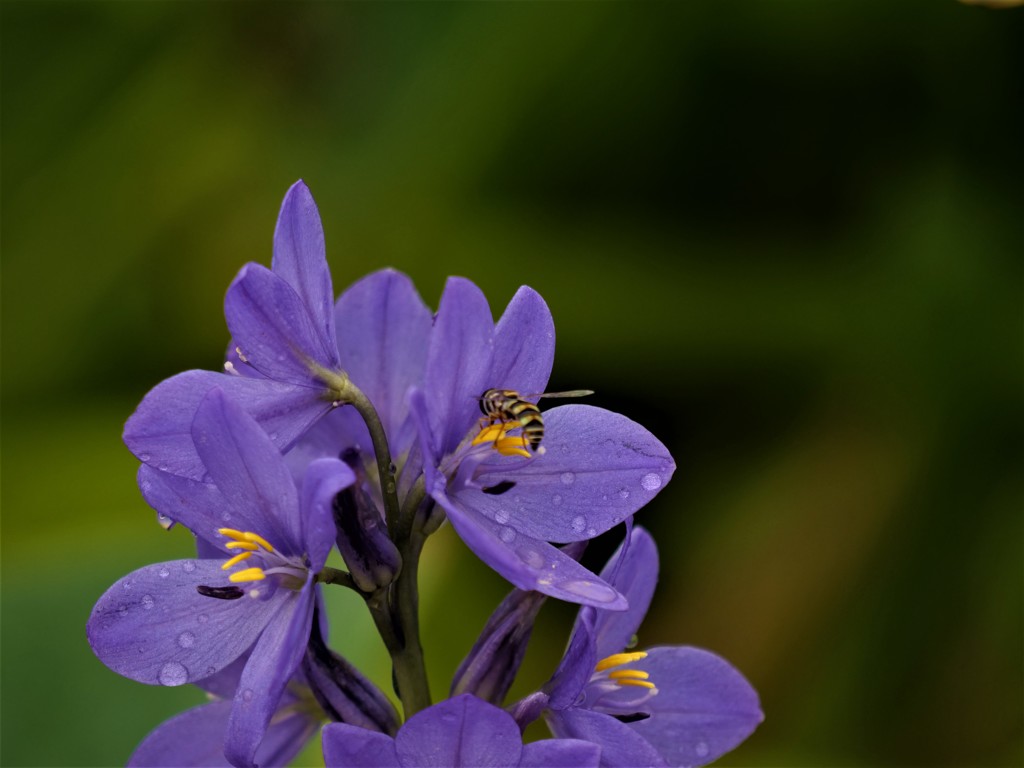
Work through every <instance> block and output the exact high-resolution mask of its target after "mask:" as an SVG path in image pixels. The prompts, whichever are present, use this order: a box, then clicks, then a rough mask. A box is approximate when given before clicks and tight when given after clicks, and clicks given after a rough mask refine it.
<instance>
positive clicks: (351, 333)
mask: <svg viewBox="0 0 1024 768" xmlns="http://www.w3.org/2000/svg"><path fill="white" fill-rule="evenodd" d="M336 317H337V327H338V328H341V329H342V333H341V335H340V336H339V338H338V351H339V355H340V360H341V366H342V368H343V369H344V370H345V372H346V373H347V374H348V375H349V377H350V378H351V379H352V381H353V382H354V383H355V385H356V386H358V387H359V388H360V389H361V390H362V391H363V394H365V395H366V396H367V397H368V398H369V399H370V402H372V403H373V405H374V408H376V409H377V414H378V415H379V416H380V420H381V423H382V424H383V425H384V431H385V433H386V434H387V436H388V442H389V443H390V448H391V453H392V454H393V455H394V456H396V457H397V456H400V455H401V454H402V453H404V452H405V451H407V450H408V449H409V445H410V443H411V442H412V439H413V434H412V430H411V426H410V425H409V424H407V421H408V416H409V407H408V404H407V402H406V397H405V394H406V392H407V391H408V389H409V387H411V386H413V385H418V384H421V383H422V381H423V372H424V369H425V367H426V363H427V348H428V346H429V342H430V329H431V326H432V324H433V317H432V315H431V312H430V310H429V309H427V307H426V305H425V304H424V303H423V300H422V299H421V298H420V297H419V294H418V293H416V288H415V287H413V284H412V281H411V280H410V279H409V278H408V277H406V276H405V275H403V274H402V273H401V272H396V271H394V270H393V269H385V270H382V271H380V272H374V273H373V274H371V275H368V276H366V277H364V278H363V279H362V280H360V281H359V282H357V283H355V284H354V285H352V286H351V287H350V288H348V289H347V290H346V291H345V292H344V293H343V294H342V295H341V298H339V299H338V305H337V309H336ZM488 319H490V318H489V317H488ZM478 394H479V393H478Z"/></svg>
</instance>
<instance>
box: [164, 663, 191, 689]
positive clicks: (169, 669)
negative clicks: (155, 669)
mask: <svg viewBox="0 0 1024 768" xmlns="http://www.w3.org/2000/svg"><path fill="white" fill-rule="evenodd" d="M156 679H157V680H159V681H160V685H184V684H185V683H186V682H187V681H188V670H187V669H185V667H184V666H183V665H181V664H179V663H178V662H176V661H169V662H167V663H166V664H164V665H163V666H162V667H160V673H159V674H158V675H157V677H156Z"/></svg>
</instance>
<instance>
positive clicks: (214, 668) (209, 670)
mask: <svg viewBox="0 0 1024 768" xmlns="http://www.w3.org/2000/svg"><path fill="white" fill-rule="evenodd" d="M216 671H217V668H216V667H207V668H206V676H207V677H209V676H210V675H212V674H213V673H214V672H216Z"/></svg>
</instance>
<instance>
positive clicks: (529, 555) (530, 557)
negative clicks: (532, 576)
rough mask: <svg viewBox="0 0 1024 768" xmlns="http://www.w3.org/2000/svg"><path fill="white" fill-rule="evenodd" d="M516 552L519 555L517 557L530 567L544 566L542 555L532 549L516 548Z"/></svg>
mask: <svg viewBox="0 0 1024 768" xmlns="http://www.w3.org/2000/svg"><path fill="white" fill-rule="evenodd" d="M516 554H517V555H519V559H520V560H522V561H523V562H524V563H526V564H527V565H528V566H530V567H531V568H542V567H543V566H544V555H542V554H541V553H540V552H537V551H536V550H533V549H527V548H526V547H523V548H522V549H517V550H516Z"/></svg>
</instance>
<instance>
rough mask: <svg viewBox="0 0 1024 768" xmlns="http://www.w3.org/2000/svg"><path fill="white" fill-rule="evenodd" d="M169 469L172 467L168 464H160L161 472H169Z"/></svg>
mask: <svg viewBox="0 0 1024 768" xmlns="http://www.w3.org/2000/svg"><path fill="white" fill-rule="evenodd" d="M169 469H170V467H168V466H167V465H166V464H161V465H160V471H161V472H167V471H168V470H169Z"/></svg>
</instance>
